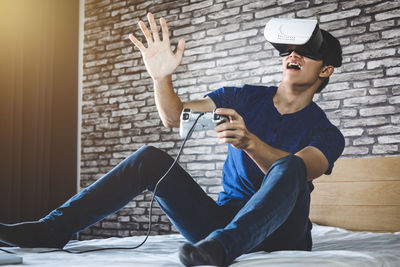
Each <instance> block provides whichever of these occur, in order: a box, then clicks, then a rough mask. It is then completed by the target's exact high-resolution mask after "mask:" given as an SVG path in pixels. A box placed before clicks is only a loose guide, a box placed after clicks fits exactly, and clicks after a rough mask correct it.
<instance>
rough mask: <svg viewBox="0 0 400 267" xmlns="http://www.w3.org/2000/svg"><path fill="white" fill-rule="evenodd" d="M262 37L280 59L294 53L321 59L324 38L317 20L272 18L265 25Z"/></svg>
mask: <svg viewBox="0 0 400 267" xmlns="http://www.w3.org/2000/svg"><path fill="white" fill-rule="evenodd" d="M264 36H265V38H266V39H267V41H268V42H270V43H271V44H272V45H273V46H274V47H275V48H276V49H277V50H278V51H279V55H280V56H282V57H283V56H288V55H290V54H291V53H292V52H293V51H296V53H298V54H299V55H301V56H304V57H308V58H311V59H315V60H321V59H323V56H324V54H323V48H324V38H323V36H322V33H321V30H320V29H319V27H318V22H317V20H313V19H281V18H273V19H271V20H270V21H268V23H267V25H265V30H264Z"/></svg>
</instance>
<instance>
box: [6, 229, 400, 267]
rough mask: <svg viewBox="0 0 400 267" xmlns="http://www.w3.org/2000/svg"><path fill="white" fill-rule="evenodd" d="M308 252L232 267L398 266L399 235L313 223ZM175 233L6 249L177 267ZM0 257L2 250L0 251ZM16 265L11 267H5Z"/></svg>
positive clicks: (42, 260) (47, 258)
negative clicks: (49, 249)
mask: <svg viewBox="0 0 400 267" xmlns="http://www.w3.org/2000/svg"><path fill="white" fill-rule="evenodd" d="M312 235H313V241H314V246H313V251H312V252H305V251H277V252H273V253H265V252H257V253H251V254H246V255H243V256H241V257H239V258H238V259H237V260H236V261H235V262H234V263H233V264H232V265H231V266H232V267H250V266H251V267H261V266H263V267H265V266H278V267H282V266H296V267H302V266H304V267H305V266H307V267H309V266H324V267H329V266H335V267H337V266H351V267H354V266H362V267H368V266H371V267H372V266H373V267H376V266H396V267H397V266H400V232H398V233H394V234H391V233H369V232H351V231H347V230H344V229H340V228H334V227H327V226H319V225H314V228H313V230H312ZM142 240H143V237H127V238H108V239H96V240H88V241H71V242H70V243H69V244H68V245H67V247H66V248H68V249H71V250H74V251H79V250H82V249H83V250H85V249H87V248H94V247H115V246H134V245H137V244H138V243H140V242H141V241H142ZM183 242H184V239H183V238H182V237H181V236H180V235H166V236H151V237H149V239H148V241H147V243H146V244H145V245H144V246H142V247H141V248H139V249H136V250H107V251H98V252H90V253H85V254H69V253H66V252H53V253H46V254H42V253H38V252H40V251H45V250H46V249H21V248H5V249H7V250H10V251H13V252H15V253H17V255H19V256H22V257H23V261H24V264H26V265H31V266H88V267H95V266H96V267H97V266H134V267H150V266H152V267H154V266H163V267H177V266H182V265H181V264H180V263H179V259H178V247H179V246H180V245H181V244H182V243H183ZM0 253H3V252H0ZM10 266H15V265H10Z"/></svg>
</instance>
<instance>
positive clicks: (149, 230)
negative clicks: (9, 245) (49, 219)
mask: <svg viewBox="0 0 400 267" xmlns="http://www.w3.org/2000/svg"><path fill="white" fill-rule="evenodd" d="M203 115H204V112H202V113H200V114H199V116H197V118H196V120H195V121H194V123H193V125H192V127H190V130H189V132H188V134H187V135H186V137H185V139H184V140H183V142H182V145H181V147H180V149H179V152H178V155H177V156H176V158H175V160H174V162H173V163H172V164H171V166H170V167H169V169H168V170H167V171H166V172H165V174H164V175H163V176H162V177H161V179H160V180H158V182H157V183H156V186H155V187H154V191H153V197H152V198H151V202H150V210H149V229H148V230H147V234H146V237H145V238H144V240H143V241H142V243H140V244H139V245H137V246H134V247H109V248H95V249H89V250H84V251H72V250H69V249H55V250H50V251H42V252H39V253H50V252H57V251H63V252H68V253H73V254H82V253H87V252H93V251H101V250H111V249H137V248H139V247H141V246H142V245H143V244H144V243H145V242H146V241H147V239H148V237H149V236H150V232H151V217H152V212H153V202H154V199H155V196H156V192H157V188H158V185H159V184H160V183H161V181H162V180H164V178H165V177H166V176H167V175H168V174H169V172H170V171H171V170H172V168H173V167H174V166H175V164H176V163H177V162H178V160H179V157H180V156H181V153H182V150H183V147H184V146H185V143H186V141H187V140H188V139H189V137H190V136H191V135H192V133H193V131H194V127H195V126H196V124H197V121H198V120H199V119H200V117H201V116H203ZM3 251H5V252H7V253H12V252H10V251H6V250H3Z"/></svg>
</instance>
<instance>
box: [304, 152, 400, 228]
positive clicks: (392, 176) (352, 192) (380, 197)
mask: <svg viewBox="0 0 400 267" xmlns="http://www.w3.org/2000/svg"><path fill="white" fill-rule="evenodd" d="M313 183H314V186H315V189H314V191H313V192H312V193H311V210H310V218H311V221H312V222H315V223H317V224H321V225H329V226H337V227H342V228H345V229H348V230H354V231H371V232H398V231H400V157H379V158H343V159H339V160H337V161H336V163H335V167H334V168H333V172H332V174H331V175H324V176H322V177H320V178H318V179H316V180H314V181H313Z"/></svg>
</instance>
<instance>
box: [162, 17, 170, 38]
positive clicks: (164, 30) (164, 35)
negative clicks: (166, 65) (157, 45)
mask: <svg viewBox="0 0 400 267" xmlns="http://www.w3.org/2000/svg"><path fill="white" fill-rule="evenodd" d="M160 25H161V30H162V39H163V42H168V43H169V30H168V26H167V22H166V21H165V19H164V18H161V19H160Z"/></svg>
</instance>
